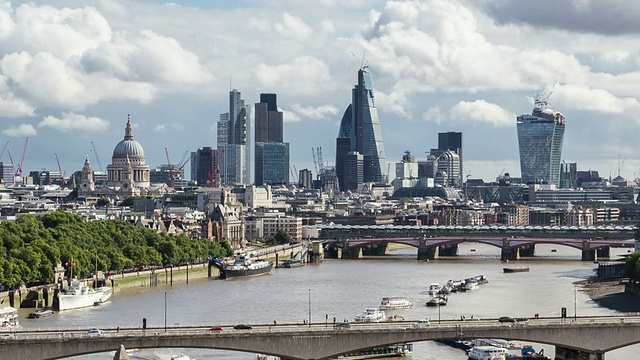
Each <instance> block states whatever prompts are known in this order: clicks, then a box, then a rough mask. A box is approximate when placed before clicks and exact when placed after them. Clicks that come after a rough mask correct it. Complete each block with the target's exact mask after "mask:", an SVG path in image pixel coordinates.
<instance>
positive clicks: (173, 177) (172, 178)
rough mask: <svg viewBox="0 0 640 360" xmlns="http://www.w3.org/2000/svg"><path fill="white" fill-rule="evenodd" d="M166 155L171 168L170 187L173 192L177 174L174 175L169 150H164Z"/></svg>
mask: <svg viewBox="0 0 640 360" xmlns="http://www.w3.org/2000/svg"><path fill="white" fill-rule="evenodd" d="M164 153H165V154H166V155H167V166H168V167H169V184H170V185H169V186H170V187H171V189H172V190H173V187H174V185H175V174H174V173H173V165H171V160H169V150H167V148H164Z"/></svg>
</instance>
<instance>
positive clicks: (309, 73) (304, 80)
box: [253, 55, 334, 95]
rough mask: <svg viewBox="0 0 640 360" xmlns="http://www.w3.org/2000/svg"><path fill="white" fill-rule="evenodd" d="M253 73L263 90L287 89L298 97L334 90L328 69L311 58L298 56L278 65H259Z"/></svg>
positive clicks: (325, 65)
mask: <svg viewBox="0 0 640 360" xmlns="http://www.w3.org/2000/svg"><path fill="white" fill-rule="evenodd" d="M253 73H254V75H255V77H256V78H257V79H258V81H259V82H260V83H261V84H262V86H263V87H265V88H270V89H280V88H282V89H287V91H288V92H289V93H296V94H298V95H313V94H317V93H318V92H321V91H330V90H332V89H333V88H334V84H333V83H332V80H331V74H330V72H329V67H328V66H327V64H326V63H325V62H324V61H322V60H319V59H317V58H315V57H313V56H307V55H304V56H298V57H296V58H295V59H293V60H291V62H289V63H286V64H280V65H266V64H259V65H258V66H256V67H255V68H254V69H253ZM303 74H304V76H303Z"/></svg>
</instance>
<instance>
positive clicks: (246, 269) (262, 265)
mask: <svg viewBox="0 0 640 360" xmlns="http://www.w3.org/2000/svg"><path fill="white" fill-rule="evenodd" d="M272 267H273V263H272V262H270V261H267V260H253V259H251V258H250V257H249V256H247V255H238V256H236V258H235V260H234V262H233V265H226V266H224V270H223V271H224V276H225V277H226V278H227V279H228V278H233V277H243V276H256V275H264V274H268V273H269V272H271V268H272Z"/></svg>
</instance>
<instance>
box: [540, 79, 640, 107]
mask: <svg viewBox="0 0 640 360" xmlns="http://www.w3.org/2000/svg"><path fill="white" fill-rule="evenodd" d="M551 100H552V101H553V103H557V104H559V105H561V106H562V107H563V108H566V109H577V110H582V111H584V110H586V111H597V112H603V113H613V114H622V113H625V112H637V111H639V110H640V103H638V99H636V98H631V97H624V98H619V97H617V96H615V95H614V94H612V93H610V92H609V91H606V90H602V89H597V88H595V89H594V88H591V87H590V86H587V85H577V84H570V85H560V86H556V87H555V88H554V91H553V94H552V95H551ZM561 112H562V111H561Z"/></svg>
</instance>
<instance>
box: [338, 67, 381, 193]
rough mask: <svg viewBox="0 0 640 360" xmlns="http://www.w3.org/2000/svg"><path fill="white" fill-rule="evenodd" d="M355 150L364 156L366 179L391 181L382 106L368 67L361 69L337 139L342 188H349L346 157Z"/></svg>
mask: <svg viewBox="0 0 640 360" xmlns="http://www.w3.org/2000/svg"><path fill="white" fill-rule="evenodd" d="M351 151H356V152H358V153H360V154H362V156H363V181H364V182H375V183H381V182H384V183H387V182H388V181H389V174H388V171H389V169H388V168H387V161H386V158H385V153H384V144H383V143H382V133H381V131H380V120H379V118H378V109H377V108H376V104H375V97H374V94H373V83H372V81H371V75H370V74H369V71H368V67H367V66H364V67H363V68H361V69H360V70H358V84H357V85H355V86H354V88H353V90H352V92H351V104H350V105H349V106H348V107H347V110H346V111H345V112H344V115H343V116H342V121H341V123H340V131H339V133H338V138H337V139H336V175H337V177H338V182H340V189H341V190H345V187H344V186H343V184H342V182H343V181H344V180H345V172H346V164H345V159H346V156H347V154H349V153H350V152H351Z"/></svg>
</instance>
